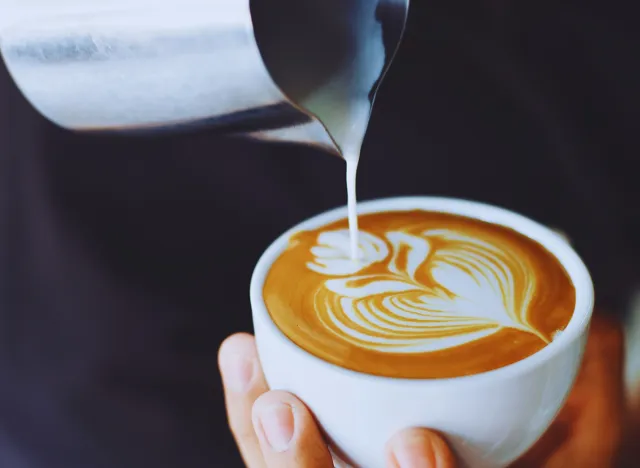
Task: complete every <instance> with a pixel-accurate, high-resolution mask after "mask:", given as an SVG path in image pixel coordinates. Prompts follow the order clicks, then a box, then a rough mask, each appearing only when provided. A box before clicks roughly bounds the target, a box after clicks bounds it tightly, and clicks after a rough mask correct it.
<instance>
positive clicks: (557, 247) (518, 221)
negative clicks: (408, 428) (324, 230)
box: [250, 196, 594, 385]
mask: <svg viewBox="0 0 640 468" xmlns="http://www.w3.org/2000/svg"><path fill="white" fill-rule="evenodd" d="M413 210H423V211H430V212H441V213H449V214H455V215H459V216H465V217H468V218H471V219H476V220H479V221H485V222H489V223H493V224H497V225H500V226H504V227H507V228H511V229H513V230H515V231H516V232H518V233H520V234H524V235H525V236H527V237H529V238H531V239H533V240H534V241H536V242H538V243H539V244H540V245H542V246H543V247H544V248H545V249H546V250H547V251H549V252H550V253H551V254H552V255H553V256H554V257H555V258H556V259H557V260H558V261H559V262H560V263H561V265H562V266H563V268H564V269H565V270H566V272H567V274H568V275H569V278H570V279H571V282H572V283H573V286H574V288H575V293H576V303H575V307H574V310H573V314H572V317H571V320H570V321H569V323H568V325H567V326H566V328H565V329H564V331H563V332H562V333H560V334H559V335H558V336H557V337H556V338H555V339H554V340H553V341H552V342H551V343H550V344H548V345H547V346H545V347H544V348H542V349H541V350H540V351H537V352H536V353H534V354H532V355H531V356H528V357H526V358H524V359H521V360H520V361H517V362H515V363H513V364H509V365H507V366H503V367H499V368H497V369H493V370H490V371H486V372H481V373H478V374H472V375H464V376H458V377H446V378H423V379H420V378H406V377H404V378H403V377H389V376H380V375H374V374H367V373H365V372H361V371H357V370H352V369H347V368H345V367H341V366H339V365H337V364H333V363H331V362H328V361H325V360H323V359H321V358H320V357H318V356H316V355H314V354H312V353H310V352H309V351H306V350H305V349H303V348H301V347H300V346H298V345H297V344H296V343H294V342H293V341H292V340H291V339H289V337H287V336H286V335H285V334H284V333H283V332H282V331H281V330H280V328H278V326H277V325H276V324H275V323H274V321H273V319H272V318H271V315H270V314H269V311H268V310H267V306H266V304H265V301H264V297H263V288H264V282H265V280H266V277H267V274H268V272H269V270H270V269H271V266H272V265H273V263H274V262H275V260H276V259H277V258H279V256H280V254H281V253H282V252H283V251H284V249H285V248H286V246H287V245H288V242H289V239H290V238H291V236H292V235H293V234H295V233H297V232H300V231H305V230H312V229H317V228H319V227H321V226H324V225H328V224H330V223H332V222H334V221H338V220H340V219H344V218H346V216H347V207H346V206H341V207H338V208H334V209H331V210H328V211H325V212H323V213H320V214H318V215H315V216H313V217H311V218H308V219H306V220H304V221H302V222H301V223H299V224H297V225H295V226H294V227H292V228H290V229H288V230H287V231H286V232H284V233H283V234H282V235H280V236H279V237H278V238H277V239H276V240H275V241H273V242H272V243H271V245H270V246H269V247H268V248H267V249H266V250H265V251H264V253H263V254H262V256H261V257H260V259H259V260H258V263H257V264H256V267H255V269H254V272H253V275H252V277H251V284H250V299H251V307H252V309H253V314H254V320H255V319H256V318H258V319H260V320H261V321H262V325H263V326H265V327H267V328H268V329H269V332H270V333H273V334H275V335H276V336H277V337H278V339H280V340H281V341H282V342H283V343H284V344H285V346H287V347H288V348H289V351H290V352H292V353H298V354H300V353H302V354H303V355H304V357H305V358H306V359H310V360H312V361H313V362H315V363H316V364H318V365H321V366H328V367H329V368H331V369H333V371H334V372H338V373H342V374H344V375H348V376H350V377H352V378H356V379H359V380H368V381H373V382H375V381H378V382H402V384H403V385H424V384H425V383H428V384H429V385H453V384H460V385H462V384H464V385H468V384H481V383H482V382H484V381H495V379H504V378H513V377H517V376H518V375H521V374H524V373H526V372H528V371H530V370H532V369H534V368H537V367H539V366H541V365H542V364H544V363H546V362H548V361H549V360H551V359H553V358H554V357H555V356H557V355H559V354H560V353H561V352H562V351H563V350H564V349H566V348H567V347H568V346H570V345H571V343H573V342H574V341H575V340H576V339H578V338H579V337H580V336H582V335H583V334H584V333H586V330H587V329H588V327H589V323H590V320H591V315H592V313H593V306H594V289H593V282H592V280H591V276H590V274H589V271H588V269H587V267H586V265H585V264H584V262H583V261H582V259H581V258H580V256H579V255H578V254H577V253H576V251H575V250H574V249H573V247H572V246H571V245H570V244H569V242H568V241H567V240H566V239H565V238H563V237H562V236H561V235H560V234H558V233H557V232H555V231H553V230H552V229H550V228H548V227H546V226H544V225H542V224H540V223H538V222H536V221H534V220H532V219H530V218H527V217H526V216H523V215H521V214H518V213H516V212H513V211H511V210H508V209H505V208H501V207H498V206H494V205H490V204H486V203H482V202H477V201H470V200H465V199H458V198H447V197H431V196H404V197H391V198H380V199H374V200H368V201H362V202H359V203H358V214H359V215H360V214H370V213H381V212H389V211H396V212H402V211H413Z"/></svg>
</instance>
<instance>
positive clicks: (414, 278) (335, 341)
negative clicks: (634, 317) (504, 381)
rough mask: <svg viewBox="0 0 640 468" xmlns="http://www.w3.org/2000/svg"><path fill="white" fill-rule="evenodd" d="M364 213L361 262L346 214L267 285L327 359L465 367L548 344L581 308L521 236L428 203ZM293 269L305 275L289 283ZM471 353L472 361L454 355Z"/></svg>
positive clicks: (398, 368) (425, 368)
mask: <svg viewBox="0 0 640 468" xmlns="http://www.w3.org/2000/svg"><path fill="white" fill-rule="evenodd" d="M360 221H361V226H362V229H361V231H360V233H359V243H358V257H357V258H358V260H357V261H356V260H353V259H352V255H351V248H352V246H351V245H350V237H349V229H348V228H347V227H346V226H345V225H344V224H345V222H344V221H343V222H339V223H335V224H334V225H332V226H326V227H325V228H323V229H320V230H318V231H312V232H303V233H299V234H298V235H296V236H294V239H292V242H291V245H290V247H289V249H288V250H287V251H285V252H284V253H283V254H282V257H281V258H280V259H279V260H277V261H276V263H275V264H274V267H273V268H272V272H271V273H270V275H269V276H268V278H267V282H266V283H265V289H264V295H265V301H266V303H267V308H268V309H269V312H270V314H271V316H272V318H273V319H274V321H275V323H276V325H278V326H279V327H280V328H281V329H282V330H283V332H285V334H287V336H289V338H290V339H292V340H293V341H294V342H295V343H297V344H298V345H299V346H301V347H303V348H305V349H307V350H308V351H310V352H312V353H314V354H317V355H318V356H320V357H322V358H323V359H326V360H329V361H330V362H334V363H336V364H339V365H342V366H345V367H349V368H352V369H355V370H360V371H363V372H369V373H375V374H381V375H401V376H404V377H442V376H455V375H466V374H469V373H477V372H482V371H485V370H489V369H491V368H495V367H500V366H503V365H506V364H509V363H511V362H514V361H515V360H518V359H522V358H524V357H526V356H527V355H530V354H532V353H533V352H535V351H538V350H539V349H541V348H543V347H544V346H546V345H547V344H548V343H550V342H551V341H552V339H553V336H554V334H555V333H556V332H558V331H560V330H562V329H563V328H564V327H565V326H566V324H567V323H568V321H569V319H570V317H571V314H572V311H573V306H574V304H575V292H574V290H573V287H572V285H571V283H570V280H569V279H568V277H567V275H566V273H565V272H564V270H563V269H562V267H561V266H560V264H559V263H558V262H557V261H556V260H555V259H554V258H553V257H552V256H551V254H550V253H548V252H547V251H545V250H544V249H543V248H542V247H541V246H539V245H538V244H536V243H535V242H533V241H531V240H529V239H527V238H526V237H524V236H521V235H520V234H517V233H515V232H513V231H510V230H508V229H506V228H502V227H499V226H494V225H491V224H488V223H482V222H480V221H475V220H471V219H466V218H461V217H456V216H453V215H445V214H438V213H427V212H419V211H417V212H397V213H378V214H374V215H367V216H363V217H361V219H360ZM287 273H289V274H291V277H292V278H295V282H293V283H292V282H287V284H285V283H282V279H283V278H284V277H285V276H283V275H287ZM490 347H491V348H490ZM485 348H486V349H485ZM501 349H504V353H503V354H502V355H499V356H494V354H493V352H495V351H500V350H501ZM482 352H484V353H486V355H485V356H480V355H476V354H475V353H482ZM461 353H462V354H465V353H466V354H468V356H467V357H468V360H467V362H462V363H461V362H458V361H457V360H456V361H453V359H452V358H448V357H447V356H454V355H460V354H461ZM418 361H419V362H420V363H421V364H422V367H416V363H417V362H418ZM447 364H448V367H449V368H448V369H444V367H445V365H447Z"/></svg>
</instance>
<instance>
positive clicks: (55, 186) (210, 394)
mask: <svg viewBox="0 0 640 468" xmlns="http://www.w3.org/2000/svg"><path fill="white" fill-rule="evenodd" d="M427 3H429V5H428V6H425V5H415V6H413V7H412V12H411V17H410V25H409V30H408V33H407V37H406V40H405V42H404V44H403V46H402V48H401V51H400V53H399V56H398V58H397V61H396V62H395V63H394V66H393V67H392V70H391V72H390V73H389V75H388V78H387V79H386V81H385V82H384V84H383V88H382V90H381V92H380V95H379V99H378V102H377V105H376V108H375V111H374V116H373V119H372V122H371V126H370V130H369V135H368V138H367V141H366V144H365V147H364V150H363V157H362V162H361V170H360V173H359V186H358V189H359V196H360V198H361V199H370V198H377V197H384V196H393V195H406V194H428V195H436V194H437V195H449V196H456V197H463V198H471V199H476V200H481V201H485V202H489V203H494V204H498V205H501V206H505V207H507V208H510V209H513V210H516V211H519V212H522V213H524V214H526V215H528V216H530V217H532V218H535V219H537V220H539V221H541V222H543V223H546V224H548V225H550V226H553V227H557V228H559V229H563V230H564V231H566V232H567V233H568V234H569V236H570V237H571V238H572V240H573V242H574V243H575V245H576V248H577V249H578V251H579V252H580V253H581V255H582V256H583V257H584V259H585V261H586V262H587V264H588V265H589V267H590V269H591V271H592V274H593V276H594V279H595V282H596V294H597V297H598V302H599V304H600V305H602V306H604V307H606V308H608V310H610V311H612V313H621V311H622V310H623V306H624V303H625V301H626V299H627V297H628V292H629V288H630V287H631V285H632V284H633V282H634V281H637V280H638V271H639V269H638V267H637V262H638V259H639V257H640V252H639V248H638V242H637V240H638V239H640V213H639V211H640V209H639V208H638V202H639V201H640V197H639V191H640V190H639V188H638V186H639V184H638V178H639V176H638V174H640V173H639V172H638V170H637V168H638V163H637V162H636V158H638V157H640V156H639V155H640V144H639V143H638V138H637V135H638V130H639V126H640V91H639V89H640V88H639V87H638V83H640V68H639V64H638V51H639V50H640V49H639V45H640V43H639V35H638V29H637V25H636V24H635V22H634V18H635V17H634V15H632V10H631V7H629V8H627V9H626V10H625V9H624V8H623V7H622V6H619V5H616V2H606V3H605V2H593V3H588V2H576V4H577V5H579V6H571V5H569V4H567V3H566V2H556V3H558V4H557V5H548V4H547V3H548V2H542V3H544V5H542V4H540V2H529V1H524V2H523V1H517V2H506V1H500V0H496V1H491V2H484V3H482V5H480V2H476V1H468V2H467V1H464V2H450V1H442V2H440V1H432V2H427ZM344 202H345V186H344V164H343V163H342V161H340V160H339V159H338V158H335V157H331V156H328V155H325V154H323V153H321V152H319V151H317V150H314V149H310V148H305V147H298V146H290V145H267V144H264V143H258V142H251V141H245V140H237V139H232V138H221V137H214V136H212V135H210V134H208V133H207V131H202V132H199V133H191V134H179V135H164V136H153V137H131V136H129V137H127V136H89V135H82V134H74V133H71V132H67V131H64V130H61V129H59V128H56V127H54V126H53V125H52V124H50V123H48V122H47V121H45V120H44V119H43V118H42V117H40V116H39V115H38V114H37V113H36V112H35V111H34V110H33V109H32V108H31V107H30V106H29V105H28V104H27V103H26V102H25V101H24V99H23V98H22V96H21V95H20V94H19V93H18V91H17V90H16V88H15V87H14V85H13V84H12V82H11V80H10V78H9V76H8V74H7V72H6V70H4V68H2V69H0V466H3V467H4V466H7V467H9V466H10V467H11V468H114V467H118V468H139V467H154V468H161V467H179V466H180V467H182V466H186V467H194V468H200V467H202V468H205V467H207V468H208V467H233V466H240V460H239V457H238V455H237V453H236V448H235V446H234V444H233V442H232V439H231V436H230V435H229V434H228V432H227V428H226V420H225V411H224V406H223V401H222V392H221V386H220V381H219V377H218V374H217V369H216V352H217V348H218V346H219V344H220V342H221V341H222V340H223V338H224V337H226V336H227V335H229V334H230V333H232V332H235V331H242V330H245V331H250V330H251V318H250V308H249V301H248V285H249V278H250V275H251V271H252V268H253V265H254V263H255V262H256V260H257V258H258V257H259V255H260V253H261V251H262V250H263V249H264V248H265V247H266V246H267V245H268V244H269V243H270V241H272V240H273V239H274V238H275V237H276V236H277V235H278V234H280V233H281V232H282V231H283V230H285V229H286V228H288V227H290V226H291V225H292V224H294V223H296V222H298V221H300V220H302V219H304V218H306V217H308V216H311V215H313V214H316V213H318V212H320V211H322V210H325V209H328V208H331V207H335V206H337V205H341V204H343V203H344Z"/></svg>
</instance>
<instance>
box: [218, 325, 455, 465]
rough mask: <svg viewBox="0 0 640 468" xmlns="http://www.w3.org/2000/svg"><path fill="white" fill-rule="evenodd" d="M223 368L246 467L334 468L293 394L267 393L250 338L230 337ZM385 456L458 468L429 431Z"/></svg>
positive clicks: (393, 461) (403, 437) (398, 441)
mask: <svg viewBox="0 0 640 468" xmlns="http://www.w3.org/2000/svg"><path fill="white" fill-rule="evenodd" d="M219 364H220V371H221V373H222V380H223V383H224V389H225V399H226V404H227V416H228V419H229V426H230V428H231V432H232V433H233V435H234V437H235V439H236V442H237V444H238V447H239V449H240V453H241V454H242V458H243V459H244V461H245V464H246V465H247V467H248V468H333V462H332V460H331V454H330V453H329V449H328V447H327V444H326V443H325V441H324V439H323V438H322V435H321V433H320V430H319V429H318V426H317V424H316V422H315V420H314V419H313V416H312V414H311V413H310V411H309V410H308V409H307V407H306V406H305V405H304V404H303V403H302V402H301V401H300V400H298V399H297V398H296V397H295V396H293V395H291V394H289V393H286V392H280V391H269V389H268V387H267V383H266V382H265V380H264V375H263V374H262V369H261V368H260V362H259V361H258V355H257V353H256V347H255V341H254V339H253V337H252V336H250V335H246V334H238V335H234V336H232V337H230V338H227V340H226V341H225V342H224V343H223V344H222V347H221V348H220V355H219ZM387 453H388V455H387V466H388V467H389V468H455V463H454V458H453V455H452V454H451V452H450V450H449V448H448V446H447V444H446V443H445V441H444V440H443V439H442V438H441V437H440V436H438V435H437V434H435V433H433V432H431V431H428V430H426V429H408V430H406V431H403V432H402V433H400V434H398V435H396V436H395V437H394V438H393V439H392V440H391V441H390V442H389V444H388V447H387Z"/></svg>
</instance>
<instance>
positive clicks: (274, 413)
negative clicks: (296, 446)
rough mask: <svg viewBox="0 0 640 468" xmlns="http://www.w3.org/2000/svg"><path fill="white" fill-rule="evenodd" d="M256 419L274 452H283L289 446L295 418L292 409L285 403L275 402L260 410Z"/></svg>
mask: <svg viewBox="0 0 640 468" xmlns="http://www.w3.org/2000/svg"><path fill="white" fill-rule="evenodd" d="M258 421H259V424H260V426H261V428H262V432H263V433H264V438H265V439H266V441H267V443H268V444H269V445H270V446H271V449H272V450H273V451H274V452H284V451H286V450H287V449H288V448H289V445H290V444H291V439H293V431H294V429H295V420H294V417H293V409H292V408H291V406H289V405H287V404H285V403H276V404H273V405H271V406H267V407H266V408H264V409H262V410H260V413H259V414H258Z"/></svg>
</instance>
